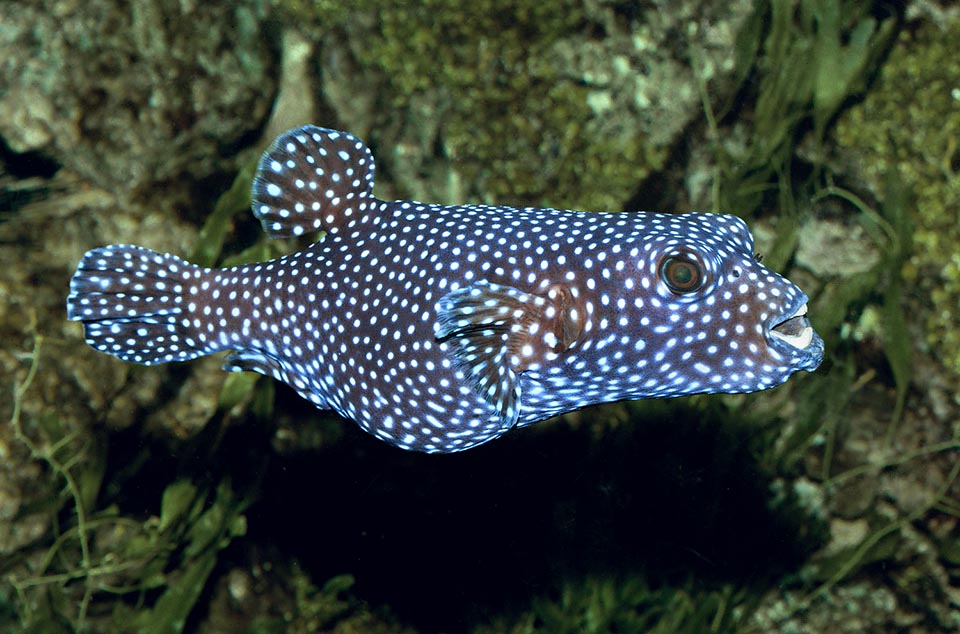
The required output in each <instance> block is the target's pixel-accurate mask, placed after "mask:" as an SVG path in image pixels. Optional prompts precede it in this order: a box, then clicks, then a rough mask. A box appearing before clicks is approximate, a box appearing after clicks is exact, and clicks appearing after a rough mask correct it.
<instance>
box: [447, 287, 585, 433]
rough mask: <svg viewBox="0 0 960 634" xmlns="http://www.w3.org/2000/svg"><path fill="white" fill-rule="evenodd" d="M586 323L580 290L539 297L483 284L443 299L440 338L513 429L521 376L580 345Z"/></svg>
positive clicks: (551, 290)
mask: <svg viewBox="0 0 960 634" xmlns="http://www.w3.org/2000/svg"><path fill="white" fill-rule="evenodd" d="M586 318H587V316H586V311H585V310H584V308H583V305H582V302H580V301H578V299H577V292H576V290H574V289H571V288H568V287H567V286H564V285H560V284H555V285H553V286H551V287H549V288H548V289H546V293H545V294H544V295H534V294H531V293H526V292H524V291H521V290H519V289H516V288H513V287H511V286H505V285H502V284H492V283H490V282H485V281H481V282H476V283H474V284H471V285H470V286H467V287H464V288H461V289H458V290H456V291H452V292H450V293H447V294H446V295H444V296H443V297H441V298H440V301H439V303H438V312H437V323H436V324H435V325H434V335H435V336H436V338H437V340H438V341H441V342H449V344H450V345H451V352H452V353H453V356H454V357H455V358H456V360H457V362H458V363H459V364H460V366H461V367H463V368H464V370H465V372H466V373H467V375H468V376H469V377H470V378H471V379H472V380H473V381H474V383H475V385H476V389H477V392H478V393H479V394H480V396H482V397H483V398H484V399H485V400H486V401H487V402H489V403H490V404H491V405H493V406H494V407H495V408H496V409H497V412H498V413H499V414H500V416H501V419H502V423H501V426H502V427H503V428H504V429H510V428H511V427H513V426H514V425H516V423H517V418H518V417H519V414H520V381H519V377H520V374H521V373H523V372H524V371H526V370H528V369H531V368H535V367H538V366H540V365H541V364H543V363H544V362H547V361H550V360H551V359H552V358H556V355H557V354H559V353H561V352H564V351H566V350H567V349H568V348H570V347H571V346H572V345H574V344H575V343H576V341H577V339H578V337H579V336H580V334H581V333H582V332H583V330H584V325H585V322H586Z"/></svg>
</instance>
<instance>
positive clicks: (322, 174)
mask: <svg viewBox="0 0 960 634" xmlns="http://www.w3.org/2000/svg"><path fill="white" fill-rule="evenodd" d="M374 169H375V168H374V162H373V155H372V154H371V153H370V149H369V148H367V146H366V145H364V144H363V141H361V140H360V139H358V138H357V137H355V136H353V135H352V134H348V133H346V132H339V131H337V130H328V129H326V128H318V127H317V126H312V125H308V126H302V127H300V128H294V129H293V130H288V131H287V132H285V133H283V134H282V135H280V136H279V137H278V138H277V140H276V141H274V142H273V145H271V146H270V148H269V149H268V150H267V151H266V152H264V153H263V156H262V157H261V158H260V163H259V165H258V167H257V173H256V176H255V178H254V180H253V191H252V198H253V204H252V208H253V213H254V215H255V216H256V217H257V218H258V219H259V220H260V223H261V224H262V225H263V229H264V231H266V232H267V234H268V235H269V236H270V237H271V238H283V237H289V236H299V235H303V234H305V233H314V232H316V231H326V232H328V233H336V232H338V231H340V230H343V229H347V228H349V227H350V226H352V223H354V222H357V221H358V219H359V218H361V217H363V216H365V215H367V212H368V211H369V207H370V206H372V205H374V204H375V199H374V197H373V175H374Z"/></svg>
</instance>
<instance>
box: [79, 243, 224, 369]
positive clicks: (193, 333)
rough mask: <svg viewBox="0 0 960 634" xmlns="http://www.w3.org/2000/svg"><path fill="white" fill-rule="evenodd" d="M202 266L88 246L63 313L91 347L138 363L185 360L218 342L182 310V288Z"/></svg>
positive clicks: (128, 248) (193, 283)
mask: <svg viewBox="0 0 960 634" xmlns="http://www.w3.org/2000/svg"><path fill="white" fill-rule="evenodd" d="M207 272H208V271H207V269H204V268H201V267H199V266H196V265H193V264H190V263H189V262H186V261H185V260H183V259H181V258H178V257H177V256H175V255H170V254H167V253H157V252H156V251H151V250H150V249H145V248H143V247H137V246H132V245H125V244H118V245H112V246H108V247H102V248H99V249H93V250H91V251H88V252H87V253H86V254H85V255H84V256H83V259H81V260H80V264H79V265H77V271H76V273H74V274H73V278H72V279H71V280H70V294H69V296H68V297H67V318H68V319H70V320H72V321H80V322H83V328H84V335H85V337H86V341H87V343H88V344H90V345H91V346H92V347H93V348H95V349H97V350H99V351H101V352H106V353H107V354H112V355H114V356H116V357H119V358H121V359H123V360H124V361H134V362H136V363H142V364H144V365H153V364H156V363H166V362H168V361H186V360H188V359H195V358H197V357H200V356H203V355H206V354H210V353H212V352H216V351H217V350H218V349H220V347H221V346H219V345H218V342H217V341H216V340H215V339H210V340H208V339H207V338H206V337H203V336H202V335H201V334H200V333H199V331H198V330H197V325H198V323H199V322H196V320H191V319H189V318H188V315H187V306H188V304H189V302H188V300H187V299H186V298H185V294H186V292H187V291H186V289H187V288H188V287H193V288H196V287H197V285H199V284H202V281H201V280H202V278H204V277H205V275H206V274H207Z"/></svg>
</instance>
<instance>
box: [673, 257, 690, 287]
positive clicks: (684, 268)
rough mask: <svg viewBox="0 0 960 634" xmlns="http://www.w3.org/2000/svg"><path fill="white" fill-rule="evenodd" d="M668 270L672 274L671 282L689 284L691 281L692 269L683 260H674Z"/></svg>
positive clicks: (680, 284)
mask: <svg viewBox="0 0 960 634" xmlns="http://www.w3.org/2000/svg"><path fill="white" fill-rule="evenodd" d="M670 272H671V273H672V274H673V283H674V284H676V285H677V286H689V285H690V283H691V282H692V281H693V270H692V268H691V266H690V265H689V264H687V263H685V262H675V263H674V265H673V266H672V267H670Z"/></svg>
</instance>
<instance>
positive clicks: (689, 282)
mask: <svg viewBox="0 0 960 634" xmlns="http://www.w3.org/2000/svg"><path fill="white" fill-rule="evenodd" d="M662 270H663V277H664V281H665V282H666V283H667V286H669V287H670V289H671V290H674V291H678V292H689V291H695V290H697V288H699V287H700V271H699V269H698V268H697V265H696V264H695V263H693V262H689V261H687V260H681V259H679V258H675V257H674V258H668V259H667V261H666V262H664V263H663V269H662Z"/></svg>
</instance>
